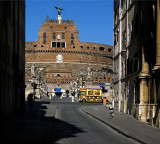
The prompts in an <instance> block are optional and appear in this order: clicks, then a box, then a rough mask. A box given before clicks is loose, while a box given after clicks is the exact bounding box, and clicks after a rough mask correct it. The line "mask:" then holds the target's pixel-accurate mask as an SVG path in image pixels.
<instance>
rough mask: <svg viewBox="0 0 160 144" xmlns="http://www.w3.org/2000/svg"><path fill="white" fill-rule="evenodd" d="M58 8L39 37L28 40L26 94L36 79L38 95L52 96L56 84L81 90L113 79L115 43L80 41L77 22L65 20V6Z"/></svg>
mask: <svg viewBox="0 0 160 144" xmlns="http://www.w3.org/2000/svg"><path fill="white" fill-rule="evenodd" d="M56 9H57V12H58V19H49V18H48V17H47V18H46V22H45V23H42V24H41V28H40V29H39V30H38V40H37V41H32V42H26V43H25V60H26V64H25V73H26V74H25V81H26V95H27V94H28V93H29V92H31V89H32V86H31V83H33V82H35V83H36V84H37V89H36V95H39V94H41V93H47V94H48V95H50V96H51V95H52V96H53V94H54V92H55V91H56V88H61V91H62V92H65V91H66V89H69V90H70V91H72V90H75V91H77V90H78V89H79V88H82V87H83V88H87V87H89V88H100V87H99V84H100V83H112V74H111V71H112V53H113V52H112V46H110V45H105V44H98V43H91V42H80V41H79V31H78V30H77V25H76V24H75V23H74V21H72V20H63V19H62V15H61V10H63V9H61V8H60V7H59V8H57V7H56ZM42 91H43V92H42ZM38 93H39V94H38Z"/></svg>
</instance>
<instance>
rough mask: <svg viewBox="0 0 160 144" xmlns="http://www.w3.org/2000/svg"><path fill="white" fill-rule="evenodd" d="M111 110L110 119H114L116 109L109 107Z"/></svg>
mask: <svg viewBox="0 0 160 144" xmlns="http://www.w3.org/2000/svg"><path fill="white" fill-rule="evenodd" d="M109 110H110V118H111V119H113V116H114V109H113V107H111V106H110V107H109Z"/></svg>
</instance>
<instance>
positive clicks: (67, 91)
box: [66, 89, 69, 97]
mask: <svg viewBox="0 0 160 144" xmlns="http://www.w3.org/2000/svg"><path fill="white" fill-rule="evenodd" d="M66 93H67V97H68V96H69V90H68V89H67V90H66Z"/></svg>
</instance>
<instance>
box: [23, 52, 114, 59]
mask: <svg viewBox="0 0 160 144" xmlns="http://www.w3.org/2000/svg"><path fill="white" fill-rule="evenodd" d="M25 53H26V54H27V53H66V54H84V55H92V56H101V57H107V58H111V59H112V56H111V55H107V54H105V53H103V54H101V53H91V52H84V51H64V50H62V51H61V50H59V51H58V50H25Z"/></svg>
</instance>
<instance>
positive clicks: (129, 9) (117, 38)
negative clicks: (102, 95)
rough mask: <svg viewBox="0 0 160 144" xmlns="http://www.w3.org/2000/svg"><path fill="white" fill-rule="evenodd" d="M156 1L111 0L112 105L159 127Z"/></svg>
mask: <svg viewBox="0 0 160 144" xmlns="http://www.w3.org/2000/svg"><path fill="white" fill-rule="evenodd" d="M159 7H160V4H159V0H155V1H135V0H130V1H127V0H115V1H114V50H113V51H114V52H113V54H114V68H113V70H114V73H115V74H114V106H115V108H117V109H118V110H119V111H122V112H124V113H128V114H132V115H133V116H135V117H136V118H137V119H139V120H141V121H144V122H149V123H151V124H154V125H157V126H159V99H160V95H159V76H158V75H159V50H160V47H159V43H160V42H159V41H160V38H159V34H160V22H159V21H160V20H159V19H160V11H159Z"/></svg>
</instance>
